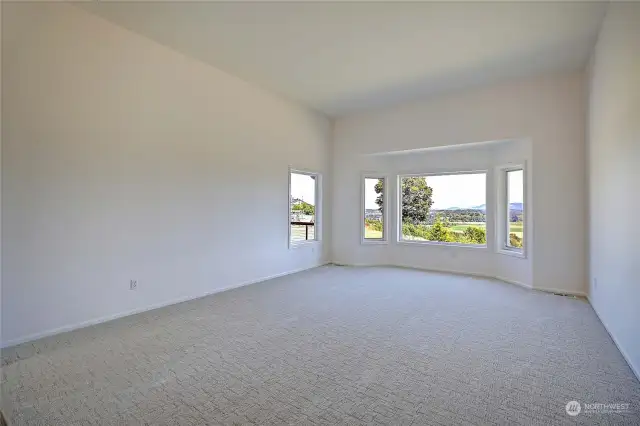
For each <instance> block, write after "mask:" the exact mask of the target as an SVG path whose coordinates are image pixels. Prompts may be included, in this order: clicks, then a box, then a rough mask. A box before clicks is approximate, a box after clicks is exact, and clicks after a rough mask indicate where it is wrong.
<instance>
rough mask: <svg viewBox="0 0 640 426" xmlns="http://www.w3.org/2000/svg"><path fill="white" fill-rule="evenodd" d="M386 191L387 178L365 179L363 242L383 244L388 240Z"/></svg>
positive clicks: (366, 177)
mask: <svg viewBox="0 0 640 426" xmlns="http://www.w3.org/2000/svg"><path fill="white" fill-rule="evenodd" d="M386 190H387V180H386V178H384V177H374V176H365V177H364V178H363V186H362V191H363V192H362V201H363V218H364V223H363V224H362V225H363V228H362V240H363V242H383V241H386V239H387V235H386V232H385V229H386V226H385V222H386V218H385V211H386Z"/></svg>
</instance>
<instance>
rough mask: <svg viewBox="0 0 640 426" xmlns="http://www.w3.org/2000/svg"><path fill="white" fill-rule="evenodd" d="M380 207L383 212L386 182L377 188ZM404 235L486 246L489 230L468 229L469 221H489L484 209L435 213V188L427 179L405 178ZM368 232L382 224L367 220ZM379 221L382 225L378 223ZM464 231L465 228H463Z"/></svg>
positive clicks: (379, 182) (402, 190)
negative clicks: (465, 224)
mask: <svg viewBox="0 0 640 426" xmlns="http://www.w3.org/2000/svg"><path fill="white" fill-rule="evenodd" d="M375 191H376V194H378V196H377V198H376V204H377V205H378V208H379V209H380V211H382V208H383V203H384V197H383V194H382V191H383V182H382V180H380V181H378V183H377V184H376V186H375ZM401 197H402V200H401V201H402V235H403V237H404V238H408V239H420V240H427V241H441V242H450V243H462V244H486V242H487V236H486V230H485V229H484V228H483V227H480V226H464V225H462V226H461V224H464V223H465V222H478V223H482V222H485V220H486V219H485V214H484V212H482V211H481V210H473V209H461V210H452V211H438V212H432V211H431V207H432V206H433V189H432V188H431V187H430V186H428V185H427V180H426V178H425V177H424V176H411V177H405V178H402V185H401ZM365 222H366V223H365V225H366V227H367V228H368V229H372V230H381V229H382V224H381V223H379V222H378V221H376V220H372V219H367V220H366V221H365ZM374 222H378V224H376V223H374ZM460 228H461V229H460Z"/></svg>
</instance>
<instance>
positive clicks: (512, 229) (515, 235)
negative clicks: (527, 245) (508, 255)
mask: <svg viewBox="0 0 640 426" xmlns="http://www.w3.org/2000/svg"><path fill="white" fill-rule="evenodd" d="M505 173H506V179H505V183H506V185H505V186H506V200H507V202H506V205H505V206H504V208H505V209H506V219H507V220H506V221H505V222H506V223H505V226H506V233H505V235H506V238H505V240H504V243H505V247H506V248H507V249H511V250H519V251H522V247H523V246H524V179H523V178H524V171H523V169H521V168H520V169H508V170H506V171H505Z"/></svg>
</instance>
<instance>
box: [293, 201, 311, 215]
mask: <svg viewBox="0 0 640 426" xmlns="http://www.w3.org/2000/svg"><path fill="white" fill-rule="evenodd" d="M291 211H292V212H294V213H300V214H306V215H310V216H313V215H315V214H316V207H315V206H314V205H312V204H309V203H307V202H306V201H297V202H296V203H295V204H293V205H292V206H291Z"/></svg>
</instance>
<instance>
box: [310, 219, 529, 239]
mask: <svg viewBox="0 0 640 426" xmlns="http://www.w3.org/2000/svg"><path fill="white" fill-rule="evenodd" d="M469 226H473V227H476V228H482V229H486V227H487V224H486V223H480V222H467V223H456V224H454V225H452V226H451V228H450V229H451V231H453V232H456V233H458V234H462V233H463V232H464V230H465V229H467V228H468V227H469ZM302 232H303V234H302V239H304V227H303V229H302ZM509 233H513V234H516V235H517V236H518V237H520V238H522V234H523V230H522V222H511V223H510V224H509ZM364 237H365V238H382V231H376V230H373V229H369V228H368V227H367V228H365V231H364ZM402 238H403V239H405V240H422V238H419V237H412V236H410V235H405V236H403V237H402Z"/></svg>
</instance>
